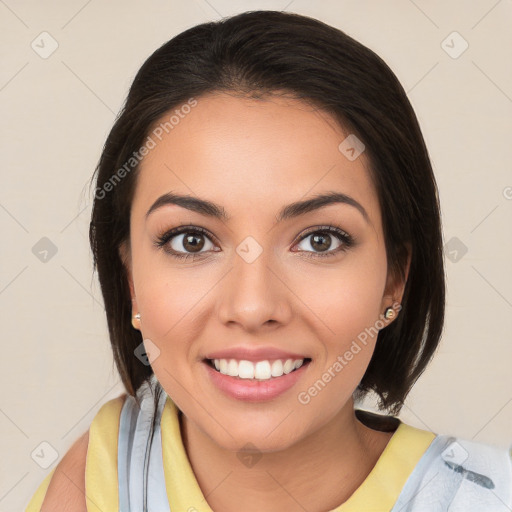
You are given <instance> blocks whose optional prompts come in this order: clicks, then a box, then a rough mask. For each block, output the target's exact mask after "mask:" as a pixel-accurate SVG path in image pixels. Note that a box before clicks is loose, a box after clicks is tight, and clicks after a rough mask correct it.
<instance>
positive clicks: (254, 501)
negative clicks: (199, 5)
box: [28, 11, 512, 512]
mask: <svg viewBox="0 0 512 512" xmlns="http://www.w3.org/2000/svg"><path fill="white" fill-rule="evenodd" d="M90 240H91V247H92V250H93V254H94V261H95V265H96V268H97V270H98V275H99V280H100V284H101V288H102V293H103V297H104V302H105V308H106V313H107V320H108V325H109V333H110V339H111V343H112V348H113V352H114V358H115V361H116V364H117V367H118V370H119V372H120V375H121V378H122V380H123V383H124V385H125V387H126V391H127V393H126V394H125V395H123V396H121V397H119V398H117V399H115V400H111V401H109V402H107V403H106V404H104V405H103V407H102V408H101V410H100V411H99V412H98V414H97V415H96V417H95V418H94V420H93V422H92V424H91V428H90V429H89V431H88V432H86V433H85V434H84V436H83V437H82V438H80V439H79V440H78V441H77V442H76V444H75V445H74V446H73V447H72V448H71V449H70V450H69V451H68V453H67V454H66V456H65V457H64V458H63V460H62V461H61V462H60V463H59V465H58V466H57V468H56V469H55V470H54V471H52V473H50V475H48V477H47V478H46V479H45V481H44V482H43V483H42V484H41V486H40V488H39V489H38V491H37V492H36V495H34V497H33V499H32V502H31V504H30V505H29V508H28V510H39V509H41V510H43V511H44V510H52V511H57V510H68V511H69V510H88V511H90V510H95V511H96V510H101V511H109V510H122V511H127V510H133V511H135V510H137V511H140V510H158V511H163V510H171V511H182V510H187V511H198V512H202V511H222V512H232V511H235V510H236V511H238V510H240V509H242V510H244V511H245V512H252V511H262V510H264V511H266V512H273V511H277V510H279V511H281V510H286V511H292V512H293V511H296V510H297V511H299V510H300V511H302V510H310V511H318V512H320V511H343V512H347V511H358V512H360V511H363V510H382V511H389V510H393V511H398V510H401V511H417V510H428V511H432V510H448V507H450V510H451V511H452V510H457V511H459V510H460V511H469V510H489V511H490V510H492V511H498V510H509V508H508V507H510V506H511V505H512V463H511V460H510V456H509V454H508V453H507V452H506V451H505V450H499V449H497V448H494V447H492V446H487V445H484V444H476V443H473V442H469V441H465V440H459V439H455V438H453V437H450V436H447V435H437V434H435V433H433V432H428V431H424V430H420V429H416V428H414V427H412V426H409V425H407V424H404V423H403V422H401V421H400V420H399V419H397V418H396V417H395V416H396V414H398V412H399V411H400V408H401V406H402V405H403V402H404V400H405V397H406V396H407V394H408V392H409V390H410V389H411V387H412V386H413V384H414V383H415V381H416V380H417V379H418V377H419V376H420V375H421V373H422V372H423V371H424V369H425V367H426V366H427V364H428V363H429V361H430V360H431V358H432V356H433V354H434V352H435V350H436V347H437V346H438V343H439V340H440V337H441V333H442V328H443V320H444V302H445V282H444V268H443V253H442V233H441V223H440V215H439V204H438V196H437V187H436V183H435V179H434V175H433V172H432V167H431V164H430V161H429V156H428V152H427V149H426V147H425V143H424V140H423V137H422V134H421V131H420V128H419V125H418V122H417V119H416V116H415V114H414V112H413V110H412V107H411V105H410V103H409V101H408V99H407V96H406V94H405V92H404V90H403V88H402V86H401V85H400V83H399V82H398V80H397V78H396V76H395V75H394V74H393V72H392V71H391V70H390V69H389V67H388V66H387V65H386V64H385V63H384V62H383V61H382V60H381V59H380V58H379V57H378V56H377V55H376V54H375V53H373V52H372V51H371V50H369V49H368V48H366V47H364V46H363V45H361V44H360V43H358V42H357V41H355V40H354V39H352V38H350V37H349V36H347V35H346V34H344V33H343V32H341V31H340V30H337V29H335V28H333V27H330V26H328V25H326V24H324V23H321V22H320V21H317V20H314V19H311V18H307V17H303V16H299V15H296V14H287V13H282V12H275V11H256V12H247V13H243V14H240V15H237V16H234V17H231V18H228V19H224V20H222V21H220V22H217V23H205V24H202V25H199V26H196V27H193V28H191V29H189V30H187V31H185V32H183V33H181V34H179V35H178V36H176V37H175V38H173V39H172V40H170V41H169V42H168V43H166V44H164V45H163V46H162V47H161V48H160V49H158V50H157V51H156V52H154V53H153V55H152V56H150V57H149V59H148V60H147V61H146V62H145V63H144V65H143V66H142V68H141V69H140V70H139V72H138V74H137V76H136V77H135V79H134V82H133V84H132V87H131V89H130V92H129V95H128V98H127V101H126V104H125V106H124V108H123V111H122V113H121V115H120V116H119V118H118V119H117V121H116V123H115V125H114V127H113V129H112V131H111V133H110V134H109V136H108V138H107V141H106V144H105V147H104V149H103V153H102V155H101V159H100V162H99V165H98V168H97V181H96V188H95V201H94V208H93V213H92V221H91V229H90ZM368 392H374V393H375V394H376V395H377V396H378V398H379V407H380V408H381V409H382V410H387V411H388V413H390V414H391V415H388V416H385V415H377V414H372V413H368V412H365V411H362V410H358V409H355V408H354V400H355V399H358V398H361V397H363V396H364V395H366V394H367V393H368ZM43 500H44V503H43ZM41 505H42V508H41Z"/></svg>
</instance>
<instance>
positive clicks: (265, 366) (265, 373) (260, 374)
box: [254, 361, 272, 380]
mask: <svg viewBox="0 0 512 512" xmlns="http://www.w3.org/2000/svg"><path fill="white" fill-rule="evenodd" d="M254 377H255V378H256V379H260V380H267V379H270V377H272V373H271V372H270V363H269V362H268V361H258V362H257V363H256V366H255V367H254Z"/></svg>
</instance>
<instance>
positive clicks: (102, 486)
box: [26, 396, 435, 512]
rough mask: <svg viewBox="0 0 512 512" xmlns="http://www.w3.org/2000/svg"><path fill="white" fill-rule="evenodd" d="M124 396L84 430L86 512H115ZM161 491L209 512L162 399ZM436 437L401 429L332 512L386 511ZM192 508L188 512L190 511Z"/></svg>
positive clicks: (174, 416) (37, 501) (182, 506)
mask: <svg viewBox="0 0 512 512" xmlns="http://www.w3.org/2000/svg"><path fill="white" fill-rule="evenodd" d="M124 398H125V397H124V396H120V397H118V398H115V399H113V400H110V401H108V402H107V403H105V404H104V405H103V406H102V407H101V409H100V410H99V411H98V413H97V414H96V416H95V417H94V419H93V421H92V423H91V427H90V430H89V447H88V450H87V459H86V469H85V486H86V494H87V496H86V502H87V511H88V512H111V511H112V512H114V511H117V510H118V508H119V496H118V485H117V440H118V432H119V419H120V414H121V408H122V405H123V402H124ZM161 432H162V449H163V450H162V457H163V463H164V475H165V485H166V491H167V498H168V500H169V505H170V509H171V510H172V511H173V512H184V511H187V510H189V509H190V510H196V511H197V512H212V509H211V508H210V506H209V505H208V503H207V501H206V499H205V498H204V496H203V493H202V491H201V488H200V487H199V484H198V483H197V480H196V478H195V475H194V472H193V470H192V467H191V465H190V462H189V460H188V457H187V453H186V451H185V447H184V446H183V442H182V438H181V432H180V424H179V418H178V409H177V407H176V405H175V404H174V402H173V401H172V400H171V399H170V398H167V401H166V403H165V407H164V409H163V412H162V419H161ZM434 438H435V434H434V433H432V432H428V431H425V430H421V429H418V428H415V427H412V426H410V425H407V424H405V423H400V425H399V426H398V428H397V430H396V431H395V433H394V434H393V436H392V437H391V439H390V441H389V442H388V444H387V445H386V448H385V449H384V451H383V452H382V454H381V456H380V458H379V460H378V461H377V464H375V466H374V467H373V469H372V471H371V472H370V474H369V475H368V476H367V477H366V479H365V480H364V482H363V483H362V484H361V485H360V486H359V487H358V488H357V489H356V491H355V492H354V493H353V494H352V496H351V497H350V498H349V499H348V500H347V501H346V502H345V503H343V504H342V505H340V506H339V507H336V508H335V509H334V510H332V511H331V512H364V511H372V510H390V509H391V508H392V507H393V505H394V504H395V502H396V500H397V499H398V496H399V494H400V492H401V490H402V488H403V486H404V485H405V482H406V481H407V478H408V477H409V475H410V474H411V472H412V470H413V469H414V467H415V466H416V464H417V463H418V461H419V459H420V458H421V456H422V455H423V454H424V453H425V451H426V449H427V448H428V447H429V445H430V443H431V442H432V441H433V440H434ZM54 471H55V468H53V470H52V471H51V472H50V473H49V474H48V475H47V476H46V478H45V479H44V480H43V482H42V483H41V484H40V486H39V488H38V489H37V491H36V493H35V494H34V496H33V497H32V499H31V501H30V503H29V504H28V507H27V508H26V512H39V510H40V508H41V505H42V503H43V500H44V496H45V494H46V491H47V489H48V486H49V484H50V480H51V477H52V475H53V473H54ZM191 507H193V508H191Z"/></svg>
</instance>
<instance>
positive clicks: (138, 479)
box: [118, 375, 512, 512]
mask: <svg viewBox="0 0 512 512" xmlns="http://www.w3.org/2000/svg"><path fill="white" fill-rule="evenodd" d="M157 388H158V389H159V391H160V392H161V395H160V399H159V401H158V407H157V410H156V421H155V429H154V433H153V435H151V422H152V420H153V414H154V413H155V411H154V393H155V391H156V390H157ZM137 395H138V396H139V397H140V399H141V407H140V408H139V407H138V406H137V404H136V402H135V399H134V398H133V397H131V396H128V397H127V399H126V401H125V403H124V405H123V408H122V411H121V418H120V424H119V440H118V443H119V444H118V478H119V510H120V512H171V511H170V507H169V502H168V500H167V493H166V487H165V476H164V468H163V459H162V449H161V448H162V438H161V431H160V419H161V416H162V411H163V408H164V406H165V402H166V400H167V394H166V393H165V391H164V390H163V388H162V387H161V386H160V384H159V382H158V381H157V380H156V378H155V377H154V375H153V376H152V378H151V381H150V382H149V383H147V382H146V383H144V384H143V385H142V386H141V387H140V388H139V390H138V391H137ZM511 511H512V454H511V451H507V450H505V449H499V448H495V447H493V446H490V445H485V444H480V443H474V442H471V441H466V440H462V439H457V438H454V437H451V436H446V435H437V436H436V437H435V438H434V440H433V441H432V443H431V444H430V446H429V447H428V449H427V450H426V451H425V453H424V454H423V456H422V457H421V459H420V460H419V462H418V464H417V465H416V467H415V468H414V470H413V472H412V473H411V475H410V476H409V478H408V479H407V482H406V484H405V485H404V487H403V489H402V491H401V493H400V496H399V498H398V500H397V502H396V503H395V505H394V506H393V508H392V510H391V511H388V510H382V511H375V510H373V509H372V512H511ZM263 512H264V511H263ZM361 512H370V511H361Z"/></svg>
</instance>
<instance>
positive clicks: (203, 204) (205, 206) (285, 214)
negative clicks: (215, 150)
mask: <svg viewBox="0 0 512 512" xmlns="http://www.w3.org/2000/svg"><path fill="white" fill-rule="evenodd" d="M335 203H342V204H348V205H349V206H353V207H354V208H356V209H357V210H358V211H359V212H360V213H361V215H362V216H363V217H364V219H365V220H366V222H367V223H368V224H371V222H370V218H369V216H368V213H367V212H366V210H365V209H364V207H363V206H362V205H361V204H360V203H358V202H357V201H356V200H355V199H354V198H352V197H350V196H347V195H346V194H342V193H341V192H327V193H324V194H318V195H317V196H315V197H312V198H310V199H305V200H303V201H297V202H294V203H291V204H289V205H286V206H284V207H283V208H282V209H281V211H280V212H279V214H278V215H277V222H281V221H283V220H287V219H291V218H294V217H299V216H301V215H305V214H306V213H309V212H312V211H314V210H318V209H320V208H323V207H325V206H328V205H330V204H335ZM170 204H174V205H177V206H181V207H182V208H186V209H187V210H190V211H193V212H196V213H199V214H201V215H204V216H207V217H213V218H216V219H219V220H223V221H228V220H230V219H231V217H230V216H229V215H228V214H227V212H226V210H225V209H224V207H223V206H220V205H218V204H216V203H214V202H212V201H208V200H206V199H200V198H198V197H193V196H184V195H180V194H174V193H172V192H168V193H166V194H163V195H162V196H160V197H159V198H158V199H157V200H156V201H155V202H154V203H153V204H152V205H151V207H150V208H149V210H148V211H147V213H146V219H147V218H148V217H149V216H150V215H151V214H152V213H153V212H154V211H155V210H158V209H159V208H162V207H163V206H166V205H170Z"/></svg>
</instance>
